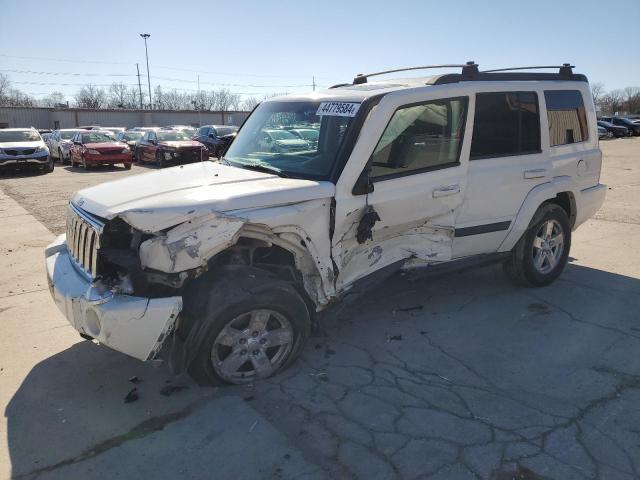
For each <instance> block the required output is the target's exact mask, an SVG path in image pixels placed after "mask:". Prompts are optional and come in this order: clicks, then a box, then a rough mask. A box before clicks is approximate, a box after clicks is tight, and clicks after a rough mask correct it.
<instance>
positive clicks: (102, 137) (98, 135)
mask: <svg viewBox="0 0 640 480" xmlns="http://www.w3.org/2000/svg"><path fill="white" fill-rule="evenodd" d="M114 141H115V139H114V138H113V137H110V136H109V135H107V134H105V133H102V132H91V133H83V134H82V143H102V142H114Z"/></svg>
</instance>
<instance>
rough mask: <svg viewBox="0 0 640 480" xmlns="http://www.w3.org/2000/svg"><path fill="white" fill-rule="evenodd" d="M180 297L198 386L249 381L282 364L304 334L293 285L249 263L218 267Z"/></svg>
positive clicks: (303, 312) (304, 314) (305, 315)
mask: <svg viewBox="0 0 640 480" xmlns="http://www.w3.org/2000/svg"><path fill="white" fill-rule="evenodd" d="M196 283H197V285H194V286H192V287H191V288H190V291H189V292H188V293H187V294H186V295H185V297H184V298H185V320H186V321H185V323H186V327H185V328H188V329H189V331H188V334H187V340H186V343H187V348H188V350H190V349H191V348H192V347H194V346H196V345H194V343H197V346H196V348H197V350H196V351H197V353H196V354H195V357H194V358H193V360H192V361H191V362H190V364H189V366H188V370H189V373H190V374H191V375H192V376H193V377H194V378H195V379H196V381H198V382H199V383H200V384H219V383H235V384H243V383H250V382H253V381H255V380H257V379H261V378H267V377H270V376H271V375H273V374H275V373H277V372H278V371H281V370H283V369H284V368H286V367H287V366H288V365H289V364H290V363H291V362H292V361H293V360H294V359H295V358H296V356H297V355H298V354H299V352H300V350H301V348H302V345H303V344H304V342H305V340H306V339H307V337H308V336H309V331H310V325H311V322H310V318H309V312H308V310H307V306H306V304H305V302H304V300H303V299H302V298H301V297H300V294H299V293H298V292H297V290H296V289H295V287H294V286H293V285H292V284H291V283H289V282H285V281H282V280H278V279H277V278H276V277H275V276H274V275H273V274H271V273H269V272H265V271H263V270H259V269H255V268H250V267H240V266H235V267H231V266H230V267H223V271H222V272H220V271H218V272H217V275H210V276H209V277H206V278H201V279H200V280H198V281H197V282H196Z"/></svg>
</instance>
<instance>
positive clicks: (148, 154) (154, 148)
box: [136, 130, 209, 168]
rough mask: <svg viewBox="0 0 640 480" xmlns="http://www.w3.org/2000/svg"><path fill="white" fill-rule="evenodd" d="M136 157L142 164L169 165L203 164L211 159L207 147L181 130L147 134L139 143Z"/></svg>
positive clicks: (158, 131)
mask: <svg viewBox="0 0 640 480" xmlns="http://www.w3.org/2000/svg"><path fill="white" fill-rule="evenodd" d="M136 157H137V160H138V162H140V163H152V162H153V163H156V164H157V165H158V166H159V167H160V168H162V167H164V166H166V165H168V164H172V163H173V164H178V163H192V162H201V161H204V160H208V159H209V152H208V151H207V147H205V146H204V145H203V144H202V143H200V142H196V141H194V140H191V139H190V138H189V135H188V134H187V133H185V132H182V131H180V130H155V131H150V132H146V133H145V134H144V137H142V140H140V142H139V143H138V148H137V149H136Z"/></svg>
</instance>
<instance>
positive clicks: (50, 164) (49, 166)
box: [42, 156, 54, 173]
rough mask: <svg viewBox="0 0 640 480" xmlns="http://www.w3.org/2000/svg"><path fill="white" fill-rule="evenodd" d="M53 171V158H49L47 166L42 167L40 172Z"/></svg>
mask: <svg viewBox="0 0 640 480" xmlns="http://www.w3.org/2000/svg"><path fill="white" fill-rule="evenodd" d="M53 169H54V164H53V157H52V156H49V161H48V162H47V164H46V165H45V166H44V167H42V171H43V172H44V173H51V172H53Z"/></svg>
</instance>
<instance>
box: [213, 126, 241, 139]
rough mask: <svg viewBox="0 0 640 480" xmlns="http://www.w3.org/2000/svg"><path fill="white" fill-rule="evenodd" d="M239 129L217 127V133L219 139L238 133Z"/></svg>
mask: <svg viewBox="0 0 640 480" xmlns="http://www.w3.org/2000/svg"><path fill="white" fill-rule="evenodd" d="M237 131H238V127H216V133H217V134H218V136H219V137H222V136H224V135H229V134H230V133H233V132H237Z"/></svg>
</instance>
